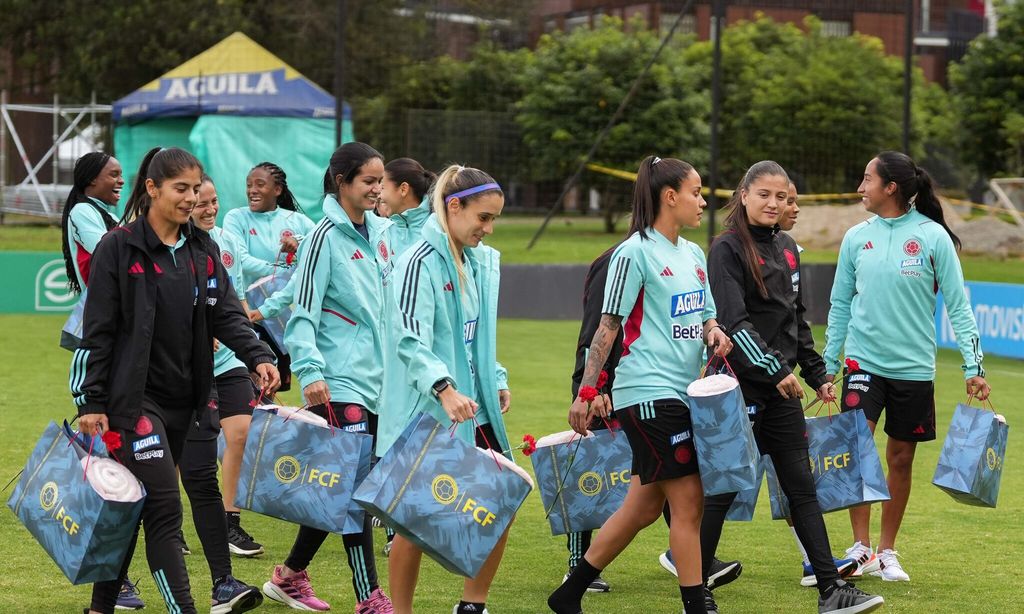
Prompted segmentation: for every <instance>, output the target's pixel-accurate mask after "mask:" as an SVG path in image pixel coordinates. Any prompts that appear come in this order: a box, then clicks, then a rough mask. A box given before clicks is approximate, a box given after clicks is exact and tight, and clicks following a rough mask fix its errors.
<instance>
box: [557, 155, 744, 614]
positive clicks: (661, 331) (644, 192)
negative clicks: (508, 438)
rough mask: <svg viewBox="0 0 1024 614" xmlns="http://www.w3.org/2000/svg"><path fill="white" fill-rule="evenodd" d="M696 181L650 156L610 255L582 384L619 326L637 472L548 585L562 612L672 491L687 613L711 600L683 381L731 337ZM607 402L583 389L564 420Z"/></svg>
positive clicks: (582, 417) (623, 413)
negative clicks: (712, 280) (709, 264)
mask: <svg viewBox="0 0 1024 614" xmlns="http://www.w3.org/2000/svg"><path fill="white" fill-rule="evenodd" d="M700 190H701V179H700V175H699V174H698V173H697V171H695V170H694V168H693V167H692V166H691V165H689V164H688V163H686V162H683V161H682V160H676V159H674V158H667V159H664V160H663V159H661V158H658V157H655V156H648V157H647V158H646V159H644V161H643V162H642V163H641V164H640V169H639V171H638V172H637V179H636V186H635V188H634V191H633V222H632V225H631V227H630V236H629V238H628V239H626V240H625V241H624V242H623V243H622V244H621V245H620V246H619V247H618V248H617V249H616V250H615V252H614V253H613V255H612V258H611V262H610V263H609V265H608V271H609V273H608V281H607V284H606V286H605V297H604V307H603V309H602V312H603V314H604V315H603V316H602V318H601V324H600V326H599V327H598V329H597V333H596V334H595V335H594V339H593V341H592V342H591V344H590V355H589V357H588V359H587V366H586V370H585V371H584V375H583V380H582V384H583V385H585V386H593V385H594V384H595V383H596V381H597V377H598V375H599V374H600V371H601V369H602V368H603V367H604V365H605V361H606V360H607V358H608V354H609V352H610V351H611V348H612V346H613V344H614V342H615V338H616V336H617V335H618V332H619V329H620V327H621V328H623V330H624V336H623V351H622V357H621V359H620V360H619V364H618V367H617V369H616V373H615V383H614V385H613V387H612V396H613V397H614V399H615V403H616V405H617V406H618V408H619V409H617V410H616V418H617V419H618V421H619V423H621V424H622V427H623V430H624V431H625V433H626V437H627V439H628V440H629V445H630V448H632V450H633V474H634V475H637V476H639V479H634V480H632V481H630V485H629V491H628V492H627V494H626V499H625V501H624V502H623V504H622V507H621V508H620V509H619V510H618V511H617V512H615V514H613V515H612V517H611V518H609V519H608V521H607V522H606V523H605V524H604V526H602V527H601V530H600V531H599V532H598V534H597V537H596V538H595V539H594V540H593V542H592V543H591V544H590V548H589V549H588V550H587V552H586V553H585V554H584V555H583V557H582V558H581V559H580V561H579V564H578V565H577V566H576V568H575V570H573V572H572V573H571V574H569V577H568V578H567V579H566V580H565V582H563V584H562V586H560V587H559V588H558V589H557V590H555V591H554V592H553V593H552V594H551V596H550V597H548V606H549V607H550V608H551V610H552V611H554V612H557V613H559V614H577V613H579V612H581V611H582V606H581V599H582V597H583V594H584V592H585V591H586V590H587V589H588V588H589V587H590V586H591V584H592V583H593V582H594V580H595V579H596V578H597V577H598V576H599V574H600V572H601V571H602V570H603V569H604V568H606V567H607V566H608V565H609V564H610V563H611V562H612V561H613V560H614V559H615V557H617V556H618V555H619V553H620V552H622V551H623V550H624V549H625V548H626V546H628V545H629V543H630V542H631V541H632V540H633V538H634V537H635V536H636V534H637V533H639V532H640V530H641V529H643V528H645V527H647V526H649V525H650V524H651V523H653V522H655V521H656V520H657V519H658V518H659V517H660V516H661V514H662V509H663V508H664V505H665V502H666V501H667V502H668V505H669V508H670V509H671V513H672V523H671V528H670V530H669V541H670V543H671V545H672V550H673V551H674V554H675V560H676V561H677V562H678V573H679V590H680V594H681V597H682V600H683V605H684V608H685V610H686V612H687V614H694V613H695V612H697V613H702V614H703V613H704V612H706V610H705V605H704V583H703V581H702V578H701V567H700V564H699V561H700V539H699V531H700V518H701V508H702V506H703V502H704V493H703V489H702V486H701V482H700V475H699V473H698V469H697V458H696V451H695V449H694V447H693V438H692V436H691V435H690V432H691V429H690V411H689V409H688V407H687V401H688V397H687V396H686V387H687V385H689V384H690V382H692V381H693V380H694V379H696V378H697V377H698V374H699V372H700V368H701V364H702V354H703V351H704V346H705V344H706V345H707V346H708V347H709V348H712V351H715V352H717V353H718V354H720V355H724V354H725V353H726V352H728V350H729V348H730V346H731V342H730V341H729V338H728V336H726V334H725V332H724V331H723V330H722V328H721V327H720V326H718V323H717V321H716V320H715V302H714V300H713V298H712V297H711V293H710V292H709V291H708V287H707V275H706V273H705V268H706V265H705V260H704V253H703V252H702V251H701V250H700V248H699V247H697V246H696V245H694V244H693V243H690V242H689V241H687V240H685V239H683V238H681V237H680V236H679V232H680V229H682V228H697V227H699V226H700V221H701V214H702V211H703V208H704V207H705V206H706V203H705V202H704V198H703V197H702V196H701V193H700ZM624 319H625V324H624V326H623V324H622V321H623V320H624ZM610 411H611V407H609V406H608V404H607V403H606V400H605V398H604V396H599V397H598V398H597V399H595V400H594V401H593V402H592V403H591V404H589V405H588V404H587V403H586V402H584V401H582V400H580V399H579V397H577V399H576V401H575V402H573V404H572V408H571V409H570V411H569V424H570V425H571V426H572V428H573V430H575V431H576V432H577V433H581V434H584V433H586V432H587V426H588V425H589V424H590V422H591V420H592V419H593V417H594V416H605V415H608V414H609V413H610Z"/></svg>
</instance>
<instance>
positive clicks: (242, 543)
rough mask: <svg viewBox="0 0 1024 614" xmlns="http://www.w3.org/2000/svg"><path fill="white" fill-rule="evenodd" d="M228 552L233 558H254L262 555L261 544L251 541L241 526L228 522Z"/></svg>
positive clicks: (250, 537)
mask: <svg viewBox="0 0 1024 614" xmlns="http://www.w3.org/2000/svg"><path fill="white" fill-rule="evenodd" d="M228 550H230V551H231V554H233V555H235V556H244V557H254V556H259V555H261V554H263V544H260V543H257V542H256V541H255V540H253V538H252V535H249V534H248V533H246V531H245V529H243V528H242V525H240V524H235V523H233V522H229V523H228Z"/></svg>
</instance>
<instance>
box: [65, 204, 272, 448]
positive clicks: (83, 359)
mask: <svg viewBox="0 0 1024 614" xmlns="http://www.w3.org/2000/svg"><path fill="white" fill-rule="evenodd" d="M181 232H182V234H183V235H184V237H185V245H184V247H183V248H181V249H182V251H183V253H186V254H188V255H189V256H188V257H189V258H191V260H192V262H191V266H192V267H193V271H194V273H195V283H196V298H195V300H194V302H193V305H191V306H187V305H186V306H183V308H188V307H191V309H192V310H193V314H192V330H191V347H192V368H193V377H192V398H193V401H194V406H195V408H196V409H197V410H200V409H203V408H205V407H206V406H207V404H208V403H209V402H210V400H211V392H212V391H211V389H212V386H213V339H214V338H215V337H216V338H217V340H219V341H220V342H221V343H223V344H225V345H226V346H227V347H229V348H231V350H232V351H234V352H235V354H236V355H237V356H238V357H239V359H241V360H242V361H243V362H245V364H246V366H247V367H248V368H249V370H250V371H252V370H255V368H256V365H258V364H261V363H273V362H274V355H273V354H272V353H271V352H270V348H268V347H267V346H266V345H265V344H264V343H262V342H261V341H260V340H259V339H258V338H257V337H256V334H255V333H254V332H253V330H252V328H251V327H250V325H249V320H248V318H247V317H246V315H245V313H244V312H243V311H242V306H241V303H240V302H239V300H238V296H237V294H236V293H235V290H234V289H233V288H232V286H231V280H230V279H229V278H228V275H227V273H226V272H225V270H224V267H223V265H222V264H221V261H220V249H219V248H218V247H217V244H216V243H215V242H214V241H213V239H212V238H210V236H209V235H208V234H206V233H205V232H203V231H202V230H200V229H198V228H196V227H194V226H193V225H192V223H191V222H189V223H188V224H187V225H183V226H182V227H181ZM166 249H167V247H166V246H165V245H164V244H163V243H162V242H161V241H160V239H159V238H158V237H157V236H156V233H155V232H154V231H153V229H152V228H151V227H150V226H149V224H148V222H147V221H146V219H145V217H141V218H139V219H137V220H135V221H134V222H132V223H131V224H128V225H127V226H122V227H119V228H117V229H116V230H114V231H112V232H109V233H107V235H106V236H105V237H103V239H102V240H101V241H100V242H99V244H98V245H97V246H96V251H95V253H94V254H93V258H92V272H91V274H90V279H89V298H88V300H86V304H85V319H84V325H83V334H82V343H81V345H80V346H79V348H78V349H77V350H76V351H75V355H74V358H73V359H72V361H71V378H70V385H71V393H72V395H74V400H75V405H76V406H77V407H78V415H80V416H81V415H84V414H107V417H108V419H109V421H110V424H111V425H112V426H115V427H118V428H122V429H131V428H134V427H135V423H136V421H137V420H138V417H139V415H140V408H141V406H142V399H143V395H144V394H145V390H146V379H147V373H148V369H149V355H150V347H151V342H152V337H153V329H154V327H155V326H158V325H159V323H158V322H155V321H154V317H155V313H156V297H157V283H156V275H157V272H156V270H155V268H154V266H153V265H154V261H153V254H155V253H156V250H166ZM186 334H188V331H182V335H186Z"/></svg>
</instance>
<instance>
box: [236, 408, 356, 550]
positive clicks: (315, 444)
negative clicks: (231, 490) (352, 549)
mask: <svg viewBox="0 0 1024 614" xmlns="http://www.w3.org/2000/svg"><path fill="white" fill-rule="evenodd" d="M321 422H322V421H321ZM372 441H373V438H372V437H370V436H369V435H365V434H361V433H350V432H348V431H345V430H343V429H341V428H325V427H323V426H317V425H315V424H311V423H309V422H304V421H302V420H299V419H295V418H292V419H286V418H285V417H282V416H280V415H278V413H277V411H275V409H274V408H272V407H268V408H256V409H255V410H253V413H252V422H251V423H250V424H249V434H248V436H247V437H246V440H245V452H244V453H243V454H242V468H241V473H240V475H239V478H238V492H237V494H236V495H235V505H237V506H238V507H241V508H245V509H247V510H252V511H254V512H259V513H260V514H264V515H267V516H273V517H274V518H280V519H281V520H287V521H288V522H294V523H296V524H301V525H305V526H307V527H313V528H316V529H320V530H322V531H328V532H330V533H343V534H347V533H359V532H361V531H362V530H363V517H364V516H363V510H362V508H360V507H359V506H358V505H356V504H355V503H353V502H352V493H353V492H355V489H356V487H357V486H358V485H359V483H360V482H361V481H362V480H363V479H364V478H365V477H366V475H367V474H368V473H369V472H370V455H371V449H372Z"/></svg>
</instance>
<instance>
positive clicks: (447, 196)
mask: <svg viewBox="0 0 1024 614" xmlns="http://www.w3.org/2000/svg"><path fill="white" fill-rule="evenodd" d="M475 188H482V189H480V190H479V191H472V193H470V194H464V192H466V191H469V190H474V189H475ZM485 194H498V195H499V196H504V195H505V194H504V192H502V191H501V188H500V187H499V186H498V184H497V182H495V181H494V179H493V178H492V177H491V176H490V175H488V174H487V173H485V172H483V171H482V170H479V169H476V168H470V167H468V166H461V165H459V164H452V165H451V166H449V167H448V168H446V169H444V171H442V172H441V174H440V175H439V176H438V178H437V181H435V182H434V190H433V193H432V194H431V197H430V199H431V205H432V206H433V209H434V215H435V216H437V223H438V225H440V226H441V230H442V231H443V232H444V234H445V236H447V237H448V251H450V252H451V255H452V260H453V261H454V262H455V270H456V271H457V272H458V274H459V288H461V289H462V291H463V292H465V291H466V269H465V267H464V266H463V263H462V254H460V253H459V252H458V248H456V247H455V239H453V238H452V235H451V232H449V230H448V207H447V204H448V201H450V200H452V199H453V198H458V199H459V203H461V204H462V206H463V207H466V206H469V204H470V203H472V202H473V201H474V200H476V199H477V198H480V197H481V196H484V195H485Z"/></svg>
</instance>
